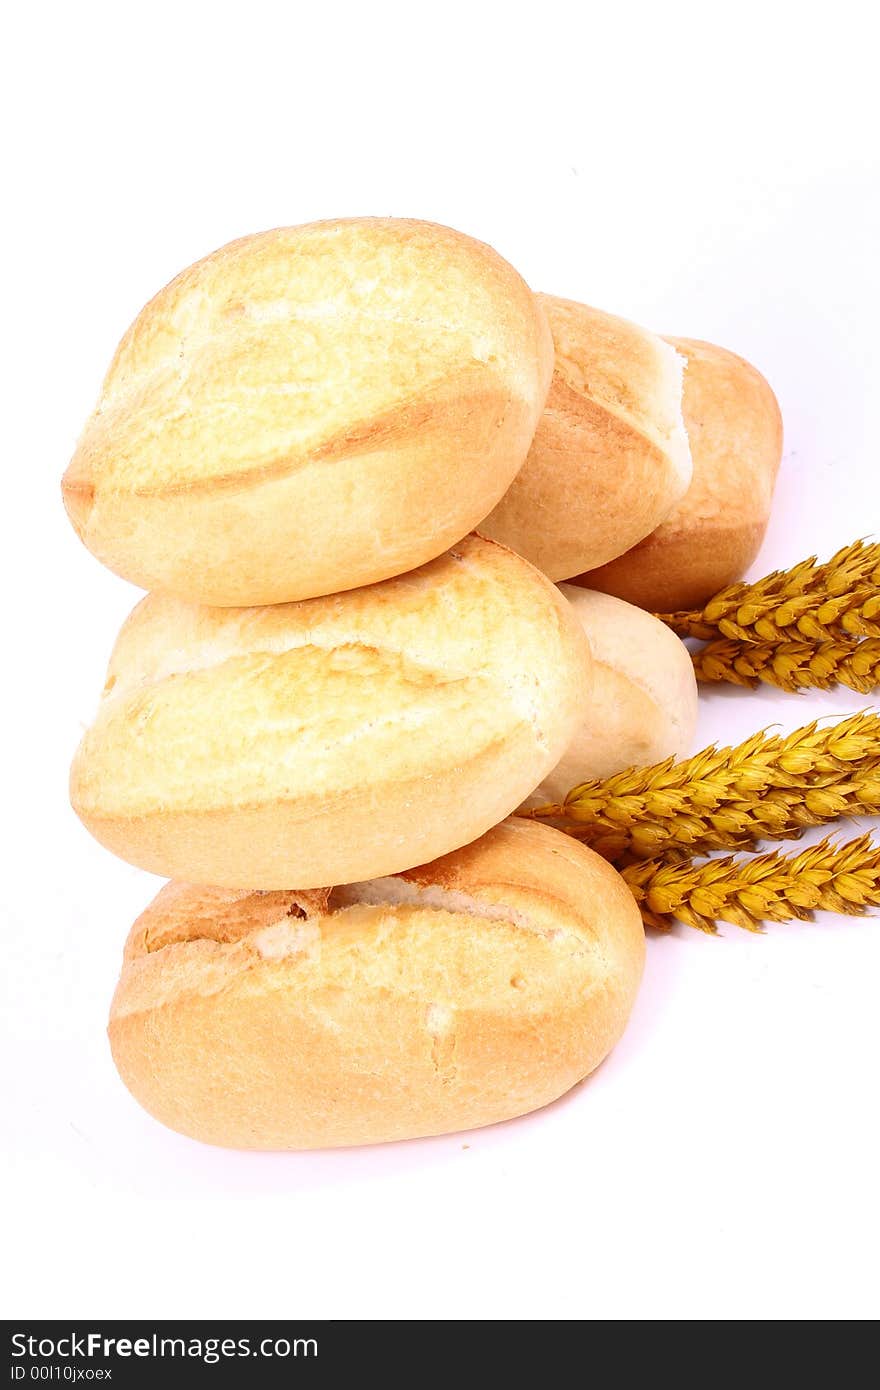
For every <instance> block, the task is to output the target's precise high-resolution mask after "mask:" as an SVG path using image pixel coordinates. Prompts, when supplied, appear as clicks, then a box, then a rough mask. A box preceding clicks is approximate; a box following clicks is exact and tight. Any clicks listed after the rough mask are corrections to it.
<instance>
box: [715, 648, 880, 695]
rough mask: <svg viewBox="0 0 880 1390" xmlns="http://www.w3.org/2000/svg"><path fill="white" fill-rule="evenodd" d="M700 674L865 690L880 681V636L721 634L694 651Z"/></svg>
mask: <svg viewBox="0 0 880 1390" xmlns="http://www.w3.org/2000/svg"><path fill="white" fill-rule="evenodd" d="M693 662H694V670H695V672H696V675H697V679H698V680H701V681H706V682H719V681H725V682H727V683H728V684H731V685H744V686H748V687H749V688H750V689H754V688H755V686H757V685H758V684H759V683H760V682H761V681H764V682H765V683H766V684H767V685H775V686H777V687H778V688H779V689H780V690H788V691H796V690H805V689H807V688H808V687H811V688H814V689H819V690H830V689H832V687H833V686H835V685H846V686H849V688H850V690H857V691H858V692H859V694H860V695H867V694H868V693H869V692H870V691H871V690H874V689H876V687H877V686H878V685H880V640H877V639H876V638H870V637H869V638H866V639H865V641H863V642H853V641H847V640H846V639H840V640H838V641H831V642H820V643H819V644H818V645H813V644H812V643H810V642H748V643H745V644H743V643H740V642H736V641H728V640H727V639H721V640H719V641H717V642H709V643H708V645H707V646H705V647H701V648H700V650H699V651H696V652H694V654H693Z"/></svg>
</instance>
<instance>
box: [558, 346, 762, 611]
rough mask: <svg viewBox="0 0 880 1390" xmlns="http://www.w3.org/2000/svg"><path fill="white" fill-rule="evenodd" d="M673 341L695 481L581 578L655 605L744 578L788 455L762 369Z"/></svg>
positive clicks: (693, 597)
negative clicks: (635, 537) (643, 532)
mask: <svg viewBox="0 0 880 1390" xmlns="http://www.w3.org/2000/svg"><path fill="white" fill-rule="evenodd" d="M667 341H668V342H669V343H671V344H672V345H673V346H674V347H675V348H676V349H677V351H678V352H680V353H681V354H682V355H683V356H684V357H685V358H686V359H687V368H686V370H685V377H684V415H685V423H686V425H687V430H688V435H689V437H690V441H691V452H692V454H693V460H694V475H693V480H692V482H691V485H690V488H689V489H688V491H687V493H686V494H685V496H684V497H683V498H682V500H681V501H680V502H679V503H678V505H677V506H676V507H675V509H674V510H673V511H672V513H671V514H670V516H668V517H667V518H666V520H665V521H664V522H663V523H662V524H661V525H660V526H659V527H658V528H657V529H656V530H655V531H653V532H652V533H651V535H649V536H647V537H645V539H644V540H643V541H641V542H640V543H639V544H638V545H637V546H635V547H634V548H633V549H632V550H629V551H627V553H626V554H625V555H621V556H619V558H617V559H615V560H612V561H611V562H610V563H609V564H606V565H604V566H603V567H601V568H599V569H594V570H592V571H591V572H590V573H588V574H583V575H580V576H579V577H578V578H577V579H576V580H575V583H577V584H584V585H586V586H587V587H588V588H592V589H602V590H603V591H604V592H605V593H609V594H615V595H616V596H617V597H618V598H622V599H626V600H627V601H628V602H630V603H635V604H638V605H639V607H641V608H647V609H650V610H652V611H654V612H657V613H660V612H663V613H668V612H672V611H674V610H676V609H680V608H699V607H701V606H702V605H703V604H704V603H706V602H707V601H708V600H709V599H710V598H712V597H713V595H714V594H716V593H718V591H719V590H720V589H723V588H724V587H725V586H726V585H728V584H732V583H733V582H734V581H735V580H737V579H741V578H742V576H743V575H744V574H745V572H746V570H747V569H748V567H749V565H750V564H751V563H752V561H753V560H754V559H755V557H756V556H757V554H758V551H759V549H760V547H761V542H762V541H763V539H764V535H765V532H766V530H767V523H768V521H769V519H770V507H771V503H772V500H773V488H774V486H775V483H776V476H777V473H778V471H779V464H780V461H781V459H782V416H781V414H780V411H779V405H778V402H777V400H776V397H775V395H774V394H773V391H772V389H771V387H770V385H769V383H768V382H767V381H766V380H765V378H764V377H763V376H762V375H761V373H760V372H759V371H758V370H757V369H756V368H755V367H753V366H752V365H751V363H750V362H746V361H745V359H744V358H742V357H738V356H737V355H736V353H733V352H728V351H727V349H726V348H721V347H717V346H716V345H715V344H714V343H704V342H700V341H698V340H696V339H693V338H669V339H668V340H667Z"/></svg>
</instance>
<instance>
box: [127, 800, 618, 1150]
mask: <svg viewBox="0 0 880 1390" xmlns="http://www.w3.org/2000/svg"><path fill="white" fill-rule="evenodd" d="M389 899H390V900H389ZM401 899H402V900H401ZM346 903H347V904H348V905H345V904H346ZM644 949H645V948H644V933H643V930H642V925H641V919H640V916H639V913H638V910H637V909H636V907H635V904H634V901H633V899H632V896H631V894H630V893H629V891H628V890H627V888H626V886H625V884H624V883H623V881H622V879H620V877H619V876H618V875H617V874H616V873H615V871H614V870H613V869H612V868H610V866H609V865H608V864H606V863H605V861H604V860H602V859H600V858H599V857H598V856H597V855H595V854H593V853H592V852H591V851H590V850H587V849H585V848H584V847H583V846H581V845H579V844H577V843H576V842H574V841H573V840H571V839H570V838H569V837H567V836H563V835H561V834H560V833H559V832H557V831H554V830H551V829H549V828H548V827H546V826H541V825H537V824H535V823H532V822H527V821H521V820H520V821H518V820H515V819H514V820H509V821H506V822H505V823H503V824H502V825H499V826H497V827H496V828H494V829H493V830H491V831H489V832H488V834H487V835H485V836H483V837H482V839H480V840H479V841H477V842H476V843H475V844H472V845H469V846H467V847H466V848H465V849H462V850H459V851H457V852H455V853H453V854H451V855H448V856H446V857H445V858H443V859H441V860H439V861H438V862H437V863H435V864H431V865H427V866H425V867H422V868H419V869H415V870H412V871H410V872H409V873H405V874H402V875H400V876H399V877H398V878H397V879H395V880H390V881H387V880H386V882H385V883H384V884H383V883H379V884H367V885H359V887H358V889H357V890H355V891H354V893H353V894H352V892H351V890H348V897H345V898H343V899H342V902H341V904H337V903H336V902H335V900H334V895H333V893H331V892H330V891H329V890H325V891H324V892H323V893H318V894H314V893H313V894H302V893H293V892H280V893H270V894H261V893H257V894H254V893H241V892H235V891H230V890H219V889H209V890H205V889H201V888H194V887H190V886H187V885H181V884H170V885H168V887H167V888H165V889H163V890H162V892H160V894H159V895H158V897H157V898H156V899H155V900H154V902H153V903H152V904H151V906H150V907H149V908H148V909H147V911H146V912H145V913H144V914H143V915H142V916H141V917H140V918H139V919H138V921H137V922H136V923H135V925H134V927H133V928H132V931H131V933H130V936H129V939H128V943H127V945H126V951H125V958H124V963H123V969H122V975H121V978H120V981H119V985H118V987H117V990H116V994H115V997H114V1000H113V1005H112V1009H111V1016H110V1026H109V1033H110V1042H111V1047H112V1050H113V1056H114V1060H115V1062H116V1065H117V1067H118V1069H119V1072H120V1075H121V1076H122V1079H123V1081H124V1082H125V1084H126V1086H127V1087H128V1088H129V1090H130V1091H131V1093H132V1094H133V1095H134V1097H135V1098H136V1099H137V1100H138V1101H139V1102H140V1104H141V1105H143V1106H144V1107H145V1109H147V1110H148V1111H149V1112H150V1113H151V1114H152V1115H154V1116H155V1117H156V1118H157V1119H158V1120H160V1121H161V1122H162V1123H163V1124H166V1125H168V1126H169V1127H170V1128H172V1129H175V1130H177V1131H179V1132H180V1133H182V1134H186V1135H189V1136H191V1137H192V1138H196V1139H201V1140H203V1141H205V1142H207V1143H212V1144H220V1145H225V1146H228V1147H234V1148H246V1149H247V1148H249V1149H307V1148H322V1147H333V1146H339V1145H351V1144H367V1143H378V1142H383V1141H387V1140H394V1139H405V1138H412V1137H417V1136H421V1135H429V1134H441V1133H445V1132H448V1131H452V1130H459V1129H470V1128H473V1127H476V1126H479V1125H486V1124H492V1123H495V1122H497V1121H499V1120H505V1119H509V1118H511V1117H513V1116H515V1115H521V1114H524V1113H525V1112H527V1111H530V1110H534V1109H536V1108H538V1107H539V1106H542V1105H546V1104H547V1103H548V1102H550V1101H552V1100H554V1099H556V1097H557V1096H559V1095H561V1094H562V1093H563V1092H564V1091H566V1090H568V1089H569V1088H570V1087H571V1086H573V1085H574V1084H575V1083H576V1082H577V1081H579V1080H580V1079H581V1078H582V1077H584V1076H586V1075H587V1074H588V1073H589V1072H591V1071H592V1070H593V1069H594V1068H595V1067H596V1066H598V1064H599V1063H600V1062H601V1061H602V1059H603V1058H604V1057H605V1056H606V1055H607V1053H608V1052H609V1051H610V1049H611V1048H612V1047H613V1046H614V1044H615V1043H616V1041H617V1040H618V1038H619V1037H620V1035H621V1033H622V1032H623V1029H624V1027H625V1024H626V1021H627V1018H628V1016H629V1013H630V1010H631V1008H632V1005H633V1002H634V999H635V995H636V992H637V989H638V984H639V980H640V978H641V973H642V968H643V961H644Z"/></svg>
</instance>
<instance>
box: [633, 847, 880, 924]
mask: <svg viewBox="0 0 880 1390" xmlns="http://www.w3.org/2000/svg"><path fill="white" fill-rule="evenodd" d="M622 874H623V877H624V879H625V880H626V882H627V884H628V885H629V887H630V889H631V891H632V893H633V896H634V897H635V899H636V902H637V903H638V905H639V908H640V910H641V913H642V918H643V920H644V922H645V925H646V926H649V927H656V928H659V929H661V930H666V929H668V928H669V927H670V926H671V925H672V923H673V921H675V920H678V921H680V922H684V923H686V924H687V925H688V926H691V927H696V928H697V929H698V930H699V931H704V932H714V931H715V930H716V927H715V924H716V922H718V921H724V922H733V923H734V924H735V925H736V926H738V927H744V928H745V929H746V930H747V931H759V930H760V927H761V923H762V922H764V921H770V922H785V921H789V920H791V919H799V920H802V921H803V920H807V919H809V918H811V917H812V915H813V912H814V911H815V910H816V909H822V910H824V911H827V912H842V913H846V914H847V915H854V916H860V915H862V914H865V913H867V912H869V911H870V909H871V908H872V907H877V906H880V846H878V845H876V844H874V843H873V841H872V840H871V838H870V836H868V835H862V836H860V837H859V838H858V839H856V840H850V841H849V842H848V843H845V844H836V843H834V842H833V841H832V840H823V841H822V842H821V843H820V844H818V845H812V846H811V847H810V848H809V849H805V850H802V851H801V852H800V853H799V854H794V855H783V854H779V853H773V854H759V855H753V856H752V857H750V858H747V859H736V858H734V857H733V856H729V857H726V858H724V859H711V860H709V861H707V862H706V863H703V864H689V863H681V862H668V861H662V860H661V861H659V862H658V861H655V860H650V861H648V862H646V863H641V864H631V865H629V866H627V867H626V868H624V869H623V870H622Z"/></svg>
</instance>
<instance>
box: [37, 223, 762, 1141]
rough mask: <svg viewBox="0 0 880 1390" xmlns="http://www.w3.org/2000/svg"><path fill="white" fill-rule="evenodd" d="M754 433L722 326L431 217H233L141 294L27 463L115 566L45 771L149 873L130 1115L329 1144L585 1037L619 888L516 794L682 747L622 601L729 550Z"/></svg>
mask: <svg viewBox="0 0 880 1390" xmlns="http://www.w3.org/2000/svg"><path fill="white" fill-rule="evenodd" d="M780 450H781V428H780V421H779V413H778V409H777V407H776V402H775V399H774V397H773V394H772V392H771V391H770V388H769V387H768V386H767V383H766V382H765V381H764V380H763V378H762V377H761V376H760V375H759V374H758V373H757V372H756V371H755V370H754V369H753V368H752V367H750V366H749V365H748V364H747V363H745V362H743V361H742V360H741V359H740V358H738V357H735V356H733V354H731V353H728V352H725V351H723V350H722V349H720V348H715V347H711V346H710V345H709V344H706V343H697V342H691V341H689V340H685V339H668V340H664V339H662V338H659V337H657V336H655V335H654V334H653V333H649V332H647V331H646V330H644V329H641V328H638V327H636V326H635V325H634V324H631V323H628V322H626V321H624V320H622V319H619V318H616V317H614V316H612V315H610V314H605V313H602V312H600V311H598V310H596V309H590V308H587V307H586V306H584V305H580V304H575V303H572V302H570V301H567V300H563V299H555V298H552V297H550V296H545V295H534V294H532V292H531V291H530V290H529V288H528V286H527V285H526V284H525V283H524V281H523V280H522V279H521V278H520V276H519V275H518V274H517V273H516V272H515V271H514V270H513V268H512V267H511V266H510V265H508V264H507V262H506V261H504V260H503V259H502V258H501V257H500V256H499V255H497V254H496V253H495V252H494V251H493V250H491V249H490V248H489V247H487V246H485V245H483V244H482V243H480V242H477V241H474V240H472V239H471V238H470V237H467V236H464V235H462V234H461V233H458V232H455V231H451V230H449V229H448V228H444V227H439V226H434V225H432V224H430V223H425V222H416V221H400V220H394V219H383V218H363V219H351V220H344V221H336V222H323V223H316V224H313V225H310V226H305V227H294V228H286V229H282V230H278V231H272V232H267V233H263V234H260V235H256V236H250V237H245V238H243V239H242V240H240V241H237V242H233V243H232V244H231V245H229V246H226V247H223V248H222V249H221V250H219V251H217V252H215V253H214V254H213V255H210V256H208V257H207V258H206V259H205V260H203V261H200V262H199V263H198V264H196V265H194V266H191V267H190V268H189V269H188V270H185V271H184V272H183V273H182V274H181V275H179V276H178V277H177V278H176V279H175V280H173V281H172V282H171V284H170V285H168V286H167V287H166V288H165V289H164V290H162V291H161V292H160V293H159V294H158V295H157V296H156V297H155V299H153V300H152V301H151V302H150V303H149V304H148V305H147V306H146V308H145V309H144V310H143V311H142V312H141V314H140V315H139V316H138V318H137V319H136V320H135V322H134V323H133V325H132V326H131V328H130V329H129V330H128V332H127V333H126V335H125V337H124V338H123V340H122V342H121V344H120V346H119V348H118V349H117V352H116V356H115V357H114V359H113V362H112V364H111V366H110V370H109V372H108V374H107V377H106V380H105V382H104V386H103V390H102V392H101V396H100V399H99V401H98V405H97V407H96V409H95V411H94V413H93V415H92V417H91V419H90V420H89V422H88V424H87V426H86V428H85V431H84V433H83V435H82V437H81V439H80V441H79V444H78V447H77V449H76V453H75V455H74V458H73V460H72V462H71V464H70V466H69V468H68V470H67V473H66V474H65V477H64V483H63V493H64V501H65V505H66V507H67V511H68V514H69V516H70V519H71V521H72V523H73V525H74V527H75V528H76V531H77V533H78V534H79V536H80V537H81V538H82V540H83V541H84V543H85V544H86V545H87V546H88V548H89V549H90V550H91V551H92V553H93V554H95V555H96V556H97V557H98V558H99V559H101V560H102V561H104V563H105V564H106V565H108V566H109V567H110V568H111V569H112V570H114V571H116V573H118V574H120V575H122V576H124V577H125V578H127V579H130V580H132V581H133V582H134V583H136V584H138V585H141V586H142V587H144V588H147V589H149V590H150V591H151V592H150V593H149V594H148V596H147V597H146V598H144V599H143V600H142V602H141V603H139V604H138V605H137V607H136V608H135V609H134V612H133V613H132V614H131V616H130V617H129V619H128V620H127V622H126V623H125V624H124V626H123V628H122V631H121V633H120V634H119V637H118V639H117V642H116V645H115V648H114V650H113V654H112V657H111V659H110V666H109V670H108V674H107V680H106V683H105V686H104V691H103V695H102V698H101V702H100V707H99V710H98V714H97V717H96V719H95V721H94V723H93V725H92V726H91V728H90V729H89V730H88V731H87V732H86V734H85V736H84V738H83V740H82V743H81V745H80V747H79V749H78V751H77V753H76V756H75V759H74V763H73V769H72V774H71V795H72V800H73V805H74V807H75V809H76V811H77V813H78V814H79V816H80V817H81V819H82V820H83V822H84V823H85V825H86V826H87V827H88V829H89V830H90V831H91V832H92V833H93V834H94V835H95V836H96V837H97V839H98V840H100V841H101V842H102V844H104V845H106V846H107V847H108V848H109V849H111V850H113V851H114V852H115V853H116V854H118V855H120V856H121V857H122V858H124V859H126V860H129V861H130V862H131V863H134V864H137V865H140V866H141V867H143V868H145V869H148V870H151V871H152V872H154V873H158V874H161V875H163V876H166V877H169V878H171V879H172V880H173V881H172V882H171V883H169V884H168V885H167V886H166V887H165V888H163V889H162V891H161V892H160V893H159V894H158V896H157V897H156V899H155V900H154V901H153V903H152V904H151V905H150V906H149V907H148V908H147V910H146V911H145V912H144V913H143V915H142V916H141V917H140V918H139V919H138V921H137V922H136V923H135V925H134V927H133V928H132V931H131V933H130V935H129V938H128V942H127V945H126V947H125V953H124V959H123V967H122V974H121V978H120V981H119V986H118V989H117V991H116V995H115V998H114V1001H113V1005H112V1010H111V1018H110V1041H111V1046H112V1049H113V1055H114V1058H115V1060H116V1063H117V1066H118V1068H119V1071H120V1074H121V1076H122V1078H123V1080H124V1081H125V1083H126V1085H127V1086H128V1087H129V1089H130V1090H131V1092H132V1094H133V1095H134V1096H135V1097H136V1098H137V1099H138V1100H139V1101H140V1102H141V1103H142V1104H143V1105H144V1106H145V1107H146V1108H147V1109H148V1110H149V1111H150V1112H151V1113H152V1114H153V1115H155V1116H156V1117H157V1118H158V1119H159V1120H161V1121H163V1122H164V1123H165V1124H167V1125H169V1126H171V1127H172V1128H173V1129H176V1130H178V1131H180V1132H182V1133H184V1134H187V1135H191V1136H194V1137H196V1138H199V1139H203V1140H206V1141H208V1142H211V1143H216V1144H223V1145H232V1146H236V1147H242V1148H311V1147H323V1146H327V1145H344V1144H360V1143H367V1142H375V1141H380V1140H389V1139H399V1138H405V1137H412V1136H417V1135H428V1134H438V1133H443V1132H447V1131H451V1130H457V1129H464V1128H470V1127H472V1126H477V1125H484V1124H488V1123H492V1122H494V1121H498V1120H503V1119H507V1118H509V1117H511V1116H515V1115H520V1114H523V1113H524V1112H526V1111H529V1110H532V1109H535V1108H536V1107H538V1106H541V1105H544V1104H546V1103H547V1102H549V1101H551V1100H553V1099H554V1098H556V1097H557V1096H559V1095H560V1094H561V1093H562V1092H564V1091H565V1090H567V1089H568V1088H569V1087H571V1086H572V1085H573V1084H574V1083H575V1082H577V1081H579V1080H580V1079H581V1078H582V1077H584V1076H586V1075H587V1074H588V1073H590V1072H591V1071H592V1070H593V1069H594V1068H595V1067H596V1066H597V1065H598V1064H599V1063H600V1062H601V1061H602V1059H603V1057H605V1055H606V1054H607V1053H608V1051H609V1050H610V1049H611V1048H612V1047H613V1046H614V1044H615V1042H616V1041H617V1039H618V1038H619V1037H620V1035H621V1033H622V1031H623V1028H624V1026H625V1024H626V1021H627V1018H628V1016H629V1013H630V1010H631V1008H632V1004H633V1001H634V998H635V994H636V990H637V987H638V983H639V978H640V975H641V971H642V963H643V956H644V938H643V931H642V926H641V920H640V917H639V913H638V911H637V909H636V907H635V905H634V903H633V900H632V897H631V895H630V894H629V892H628V890H627V888H626V886H625V885H624V883H623V881H622V880H621V879H620V878H619V876H618V875H617V874H616V872H615V871H614V870H613V869H612V868H610V867H609V866H608V865H607V864H606V863H605V862H604V861H603V860H601V859H600V858H598V857H597V856H596V855H595V854H593V853H592V852H591V851H589V850H587V849H585V848H584V847H583V846H581V845H579V844H578V843H576V842H575V841H573V840H572V839H570V838H569V837H567V836H565V835H563V834H561V833H560V832H558V831H556V830H553V829H551V828H549V827H547V826H543V825H540V824H537V823H536V822H533V821H530V820H526V819H523V818H521V817H520V818H517V817H514V816H513V813H514V812H516V811H517V809H521V808H522V807H523V806H525V805H534V804H536V802H540V801H547V800H554V799H558V798H559V797H560V796H562V795H564V793H565V792H566V791H567V790H568V789H569V788H570V787H571V786H572V785H573V784H575V783H576V782H578V781H582V780H584V779H586V778H588V777H592V776H606V775H608V774H610V773H612V772H614V771H618V770H620V769H621V768H623V767H625V766H628V765H631V764H634V763H650V762H654V761H657V760H658V759H660V758H663V757H666V756H669V755H672V754H675V755H681V754H683V753H685V752H686V751H687V750H688V748H689V745H690V742H691V739H692V736H693V732H694V725H695V719H696V700H697V697H696V686H695V682H694V677H693V671H692V667H691V663H690V659H689V656H688V653H687V651H686V650H685V648H684V646H683V645H682V644H681V643H680V642H679V640H678V639H677V638H676V637H675V636H674V635H673V634H672V632H671V631H670V630H669V629H668V628H667V627H665V626H664V625H663V624H662V623H660V622H659V621H658V620H657V619H656V618H655V617H653V616H651V613H650V611H645V610H659V609H669V608H674V607H677V606H684V605H692V604H694V603H696V602H700V601H703V600H705V599H706V598H708V597H709V596H710V594H711V593H713V592H714V591H715V590H717V589H718V588H719V587H721V586H722V585H723V584H725V583H727V582H729V581H730V580H731V579H733V578H735V577H738V576H739V575H740V574H741V573H742V571H743V569H744V568H745V566H746V565H747V564H748V563H749V562H750V561H751V559H752V558H753V557H754V554H755V552H756V550H757V547H758V545H759V543H760V540H761V537H762V534H763V531H764V527H765V525H766V521H767V516H768V511H769V506H770V497H771V493H772V488H773V482H774V478H775V474H776V469H777V466H778V463H779V457H780ZM560 580H574V581H575V584H576V586H578V587H573V586H572V585H569V584H563V585H561V586H560V587H556V581H560ZM624 600H628V601H624ZM633 603H635V604H638V605H640V606H639V607H633V606H632V605H633Z"/></svg>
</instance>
